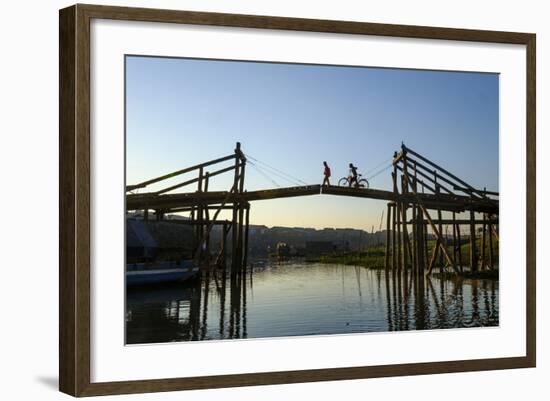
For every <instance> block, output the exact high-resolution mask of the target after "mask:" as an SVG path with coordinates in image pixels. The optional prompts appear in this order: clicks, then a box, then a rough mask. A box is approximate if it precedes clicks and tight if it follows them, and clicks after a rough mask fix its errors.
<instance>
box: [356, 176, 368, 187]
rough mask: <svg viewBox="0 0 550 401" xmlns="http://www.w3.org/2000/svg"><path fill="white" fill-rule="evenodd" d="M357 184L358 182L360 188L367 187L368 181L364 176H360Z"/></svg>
mask: <svg viewBox="0 0 550 401" xmlns="http://www.w3.org/2000/svg"><path fill="white" fill-rule="evenodd" d="M358 184H359V187H360V188H368V187H369V182H368V181H367V180H366V179H365V178H361V179H360V180H359V183H358Z"/></svg>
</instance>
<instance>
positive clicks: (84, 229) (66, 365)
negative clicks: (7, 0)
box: [59, 4, 536, 396]
mask: <svg viewBox="0 0 550 401" xmlns="http://www.w3.org/2000/svg"><path fill="white" fill-rule="evenodd" d="M94 18H99V19H111V20H127V21H144V22H164V23H174V24H178V23H180V24H196V25H210V26H223V27H240V28H260V29H263V28H266V29H276V30H288V31H310V32H324V33H344V34H356V35H375V36H391V37H401V38H421V39H440V40H452V41H473V42H488V43H501V44H502V43H504V44H519V45H525V46H526V49H527V50H526V54H527V58H526V60H525V63H526V71H527V82H526V88H527V93H526V99H527V119H526V122H525V123H526V132H527V177H526V182H527V194H526V197H527V198H526V202H527V216H526V219H527V227H526V238H527V242H526V244H525V246H526V255H527V258H526V261H525V263H526V266H527V268H526V274H527V276H526V284H527V288H526V294H527V299H526V307H527V309H526V327H525V332H526V350H527V353H526V356H524V357H510V358H494V359H475V360H460V361H440V362H430V363H408V364H399V365H382V366H365V367H347V368H329V369H314V370H299V371H280V372H257V373H251V374H230V375H223V376H202V377H191V378H185V377H182V378H167V379H155V380H135V381H121V382H100V383H92V382H91V380H90V362H91V355H90V343H91V335H90V253H91V252H90V174H91V171H90V21H91V20H92V19H94ZM59 29H60V39H59V46H60V53H59V57H60V71H59V73H60V75H59V85H60V86H59V92H60V103H59V124H60V143H59V146H60V148H59V149H60V166H59V171H60V173H59V180H60V186H59V188H60V192H59V197H60V200H59V216H60V237H59V240H60V248H59V252H60V265H59V277H60V286H59V317H60V325H59V358H60V360H59V388H60V390H61V391H62V392H64V393H67V394H70V395H73V396H94V395H105V394H123V393H143V392H155V391H173V390H189V389H206V388H220V387H234V386H250V385H264V384H281V383H298V382H316V381H325V380H346V379H363V378H374V377H390V376H401V375H420V374H433V373H449V372H464V371H480V370H493V369H511V368H527V367H534V366H535V363H536V308H535V299H536V293H535V287H536V278H535V249H536V248H535V247H536V234H535V230H536V225H535V219H536V209H535V206H536V203H535V199H536V188H535V177H536V176H535V158H536V156H535V119H536V109H535V97H536V95H535V64H536V62H535V48H536V44H535V43H536V37H535V35H534V34H530V33H513V32H495V31H482V30H467V29H450V28H435V27H421V26H404V25H389V24H372V23H362V22H348V21H329V20H313V19H299V18H282V17H267V16H253V15H236V14H218V13H203V12H190V11H170V10H156V9H142V8H125V7H109V6H96V5H80V4H79V5H74V6H72V7H68V8H65V9H62V10H60V15H59Z"/></svg>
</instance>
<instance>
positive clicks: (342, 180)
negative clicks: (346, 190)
mask: <svg viewBox="0 0 550 401" xmlns="http://www.w3.org/2000/svg"><path fill="white" fill-rule="evenodd" d="M338 185H339V186H341V187H347V186H348V185H349V182H348V179H347V178H346V177H343V178H340V181H338Z"/></svg>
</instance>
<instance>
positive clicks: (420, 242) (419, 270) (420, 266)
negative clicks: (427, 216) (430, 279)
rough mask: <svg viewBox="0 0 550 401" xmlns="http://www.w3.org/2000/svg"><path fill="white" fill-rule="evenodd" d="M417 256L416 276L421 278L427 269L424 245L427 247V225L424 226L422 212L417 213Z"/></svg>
mask: <svg viewBox="0 0 550 401" xmlns="http://www.w3.org/2000/svg"><path fill="white" fill-rule="evenodd" d="M415 227H416V242H415V243H416V256H417V263H416V274H417V276H419V277H423V276H424V270H425V268H426V263H425V261H424V260H425V254H424V245H425V238H424V234H425V230H426V224H424V218H423V217H422V212H421V211H420V210H418V211H417V213H416V224H415Z"/></svg>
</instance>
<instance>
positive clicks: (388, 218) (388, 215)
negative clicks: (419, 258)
mask: <svg viewBox="0 0 550 401" xmlns="http://www.w3.org/2000/svg"><path fill="white" fill-rule="evenodd" d="M390 222H391V203H388V204H387V213H386V255H385V260H384V268H385V269H386V271H388V270H389V268H390V234H391V233H390Z"/></svg>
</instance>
